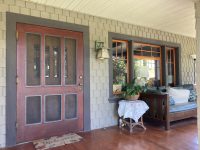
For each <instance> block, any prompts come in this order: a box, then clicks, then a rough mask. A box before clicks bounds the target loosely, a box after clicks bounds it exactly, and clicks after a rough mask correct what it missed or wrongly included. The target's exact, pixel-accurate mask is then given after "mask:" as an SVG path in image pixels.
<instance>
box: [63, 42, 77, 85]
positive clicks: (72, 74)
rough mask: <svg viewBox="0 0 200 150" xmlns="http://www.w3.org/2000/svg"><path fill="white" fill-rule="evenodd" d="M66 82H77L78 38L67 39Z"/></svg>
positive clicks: (68, 83) (70, 83) (69, 83)
mask: <svg viewBox="0 0 200 150" xmlns="http://www.w3.org/2000/svg"><path fill="white" fill-rule="evenodd" d="M65 84H66V85H72V84H76V40H75V39H70V38H66V39H65Z"/></svg>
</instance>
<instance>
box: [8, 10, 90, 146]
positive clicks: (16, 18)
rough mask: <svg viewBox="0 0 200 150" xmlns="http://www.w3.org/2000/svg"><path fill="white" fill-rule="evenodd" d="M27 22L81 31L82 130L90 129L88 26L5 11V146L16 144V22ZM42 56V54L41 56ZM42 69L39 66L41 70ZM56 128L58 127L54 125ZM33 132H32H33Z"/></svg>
mask: <svg viewBox="0 0 200 150" xmlns="http://www.w3.org/2000/svg"><path fill="white" fill-rule="evenodd" d="M17 22H19V23H27V24H35V25H41V26H48V27H53V28H61V29H67V30H73V31H77V32H82V33H83V45H84V54H83V55H84V57H83V58H84V64H83V65H84V74H85V75H84V104H83V106H84V107H83V109H84V119H83V120H84V131H88V130H90V124H91V123H90V68H89V64H90V60H89V58H90V57H89V55H90V54H89V27H88V26H83V25H75V24H71V23H65V22H60V21H53V20H48V19H42V18H37V17H32V16H26V15H21V14H15V13H10V12H7V13H6V49H7V50H6V75H7V76H6V85H7V86H6V146H13V145H16V126H17V125H16V117H17V116H16V97H17V93H16V71H17V70H16V61H17V60H16V46H17V44H16V23H17ZM41 57H44V56H41ZM42 70H43V69H42V68H41V71H42ZM56 128H58V127H56ZM33 133H34V132H33Z"/></svg>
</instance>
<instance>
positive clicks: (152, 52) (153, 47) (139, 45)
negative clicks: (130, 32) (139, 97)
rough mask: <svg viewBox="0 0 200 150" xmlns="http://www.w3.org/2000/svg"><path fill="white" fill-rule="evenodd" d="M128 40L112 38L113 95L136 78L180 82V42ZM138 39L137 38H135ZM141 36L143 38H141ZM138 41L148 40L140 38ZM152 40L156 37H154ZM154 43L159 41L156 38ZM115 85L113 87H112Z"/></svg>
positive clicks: (153, 83)
mask: <svg viewBox="0 0 200 150" xmlns="http://www.w3.org/2000/svg"><path fill="white" fill-rule="evenodd" d="M126 39H127V40H117V38H115V39H114V40H112V60H110V64H112V70H110V71H111V72H112V77H111V78H112V80H111V82H110V93H111V92H112V93H111V95H112V96H111V97H110V100H111V101H112V98H116V97H118V98H119V97H120V94H122V92H121V88H122V86H123V85H124V84H125V83H129V82H130V81H131V80H132V79H133V78H135V77H138V78H145V79H146V80H147V84H148V85H149V86H154V87H156V86H176V85H179V84H181V83H180V81H181V78H179V76H180V73H179V70H180V66H179V61H180V58H179V54H180V47H179V45H176V44H172V45H175V46H166V45H170V44H169V43H167V42H161V44H149V43H143V42H135V41H134V40H132V39H131V38H130V40H129V38H126ZM134 39H137V38H134ZM138 39H140V38H138ZM137 41H145V39H143V40H137ZM152 41H153V40H152ZM152 43H159V42H158V41H153V42H152ZM111 87H112V88H111Z"/></svg>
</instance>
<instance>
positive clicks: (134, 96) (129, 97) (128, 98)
mask: <svg viewBox="0 0 200 150" xmlns="http://www.w3.org/2000/svg"><path fill="white" fill-rule="evenodd" d="M139 97H140V94H138V95H129V96H126V99H127V100H138V98H139Z"/></svg>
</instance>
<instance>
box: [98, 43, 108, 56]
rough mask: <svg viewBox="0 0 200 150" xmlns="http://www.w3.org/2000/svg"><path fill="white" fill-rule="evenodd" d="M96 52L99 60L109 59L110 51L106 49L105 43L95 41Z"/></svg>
mask: <svg viewBox="0 0 200 150" xmlns="http://www.w3.org/2000/svg"><path fill="white" fill-rule="evenodd" d="M95 50H96V52H97V59H108V58H109V49H106V48H104V42H98V41H95Z"/></svg>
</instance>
